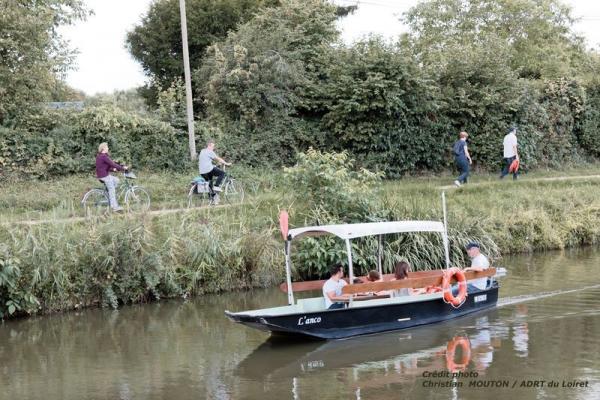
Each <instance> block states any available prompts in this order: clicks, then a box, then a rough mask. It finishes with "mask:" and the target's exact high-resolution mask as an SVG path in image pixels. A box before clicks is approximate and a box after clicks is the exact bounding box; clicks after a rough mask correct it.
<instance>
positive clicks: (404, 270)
mask: <svg viewBox="0 0 600 400" xmlns="http://www.w3.org/2000/svg"><path fill="white" fill-rule="evenodd" d="M410 271H411V268H410V264H409V263H407V262H406V261H399V262H397V263H396V266H395V267H394V278H392V281H399V280H402V279H406V278H408V273H409V272H410ZM420 293H423V290H422V289H413V288H400V289H395V290H391V291H390V292H389V294H390V296H391V297H401V296H410V295H413V294H420Z"/></svg>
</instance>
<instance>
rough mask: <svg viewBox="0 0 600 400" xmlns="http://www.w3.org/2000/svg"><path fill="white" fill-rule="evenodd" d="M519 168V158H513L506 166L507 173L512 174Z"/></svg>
mask: <svg viewBox="0 0 600 400" xmlns="http://www.w3.org/2000/svg"><path fill="white" fill-rule="evenodd" d="M518 170H519V160H516V159H515V160H513V162H511V163H510V167H508V173H509V174H514V173H516V172H517V171H518Z"/></svg>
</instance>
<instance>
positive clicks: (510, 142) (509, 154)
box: [500, 127, 519, 180]
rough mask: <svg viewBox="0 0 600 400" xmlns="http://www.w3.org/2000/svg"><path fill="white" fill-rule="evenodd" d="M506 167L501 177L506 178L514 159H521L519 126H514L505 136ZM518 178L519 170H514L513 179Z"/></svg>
mask: <svg viewBox="0 0 600 400" xmlns="http://www.w3.org/2000/svg"><path fill="white" fill-rule="evenodd" d="M503 144H504V168H503V169H502V172H501V173H500V179H502V178H504V177H505V176H506V175H508V173H509V168H510V165H511V164H512V162H513V161H514V160H517V161H518V160H519V152H518V151H517V128H516V127H512V128H510V131H509V132H508V134H506V136H504V142H503ZM516 179H517V171H514V172H513V180H516Z"/></svg>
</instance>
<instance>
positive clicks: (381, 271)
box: [377, 235, 383, 276]
mask: <svg viewBox="0 0 600 400" xmlns="http://www.w3.org/2000/svg"><path fill="white" fill-rule="evenodd" d="M381 238H382V235H379V242H378V243H377V272H379V275H380V276H383V268H382V266H381Z"/></svg>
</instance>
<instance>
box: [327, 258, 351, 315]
mask: <svg viewBox="0 0 600 400" xmlns="http://www.w3.org/2000/svg"><path fill="white" fill-rule="evenodd" d="M329 272H330V273H331V278H329V279H328V280H327V282H325V284H324V285H323V297H324V298H325V308H327V309H329V310H334V309H336V308H344V303H340V302H339V301H340V300H346V299H348V298H349V297H350V296H349V295H343V294H342V288H343V287H344V286H346V285H347V283H346V281H345V280H344V279H342V278H343V277H344V267H343V266H342V265H341V264H336V265H334V266H332V267H331V268H330V269H329Z"/></svg>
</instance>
